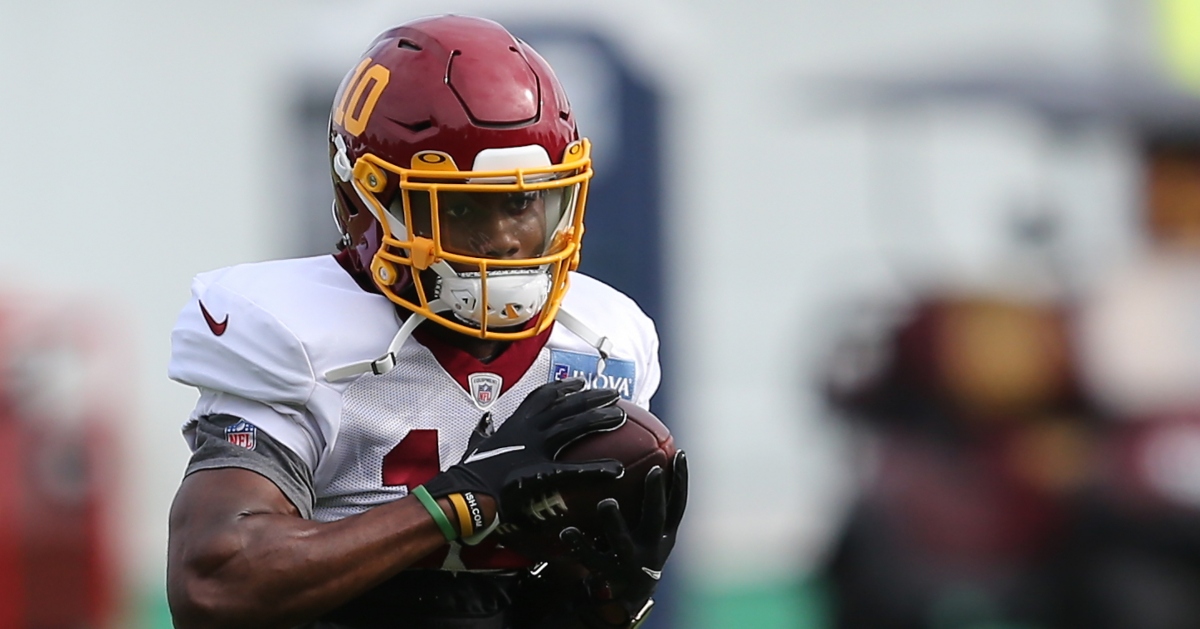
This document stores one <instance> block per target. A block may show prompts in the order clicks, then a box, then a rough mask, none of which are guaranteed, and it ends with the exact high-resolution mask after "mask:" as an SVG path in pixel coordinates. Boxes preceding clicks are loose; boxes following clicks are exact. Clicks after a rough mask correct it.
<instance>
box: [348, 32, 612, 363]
mask: <svg viewBox="0 0 1200 629" xmlns="http://www.w3.org/2000/svg"><path fill="white" fill-rule="evenodd" d="M329 150H330V160H331V162H332V171H333V184H334V191H335V195H334V217H335V220H336V221H337V223H338V228H339V229H340V230H341V232H342V235H343V241H342V242H343V246H344V247H345V248H347V249H349V251H347V255H348V258H349V261H350V263H351V265H352V267H353V270H354V271H356V272H359V273H363V274H367V275H369V276H370V277H371V279H372V281H373V282H374V283H375V285H376V286H377V287H378V288H379V290H380V292H382V293H383V294H384V295H386V296H387V297H388V299H391V300H392V301H393V302H395V303H397V304H399V305H400V306H402V307H404V308H407V309H409V310H411V311H413V312H415V313H419V314H421V315H423V316H424V317H427V318H429V319H431V320H433V321H436V322H438V323H439V324H442V325H445V326H448V327H450V328H452V329H455V330H457V331H459V332H462V333H464V334H470V335H473V336H477V337H480V338H488V339H498V340H515V339H519V338H526V337H529V336H532V335H535V334H538V333H540V332H541V331H543V330H545V329H546V328H547V327H548V326H549V325H550V324H551V323H552V321H553V319H554V316H555V314H556V313H557V311H558V307H559V305H560V304H561V301H562V297H563V295H564V294H565V291H566V288H567V281H568V280H567V278H568V271H570V270H572V269H574V268H575V266H576V265H577V264H578V259H579V248H580V239H581V237H582V235H583V212H584V203H585V200H586V198H587V184H588V180H589V179H590V177H591V175H592V172H591V159H590V155H589V153H590V146H589V144H588V142H587V140H585V139H580V138H579V134H578V132H577V130H576V127H575V118H574V115H573V114H572V112H571V107H570V105H569V103H568V102H567V97H566V94H565V93H564V91H563V88H562V86H561V85H560V84H559V82H558V79H557V78H555V76H554V73H553V71H552V70H551V69H550V66H549V65H547V63H546V62H545V60H543V59H542V58H541V57H540V56H539V55H538V54H537V53H536V52H535V51H534V50H533V49H532V48H531V47H530V46H529V45H528V44H526V43H525V42H523V41H521V40H519V39H517V38H515V37H513V36H512V35H511V34H510V33H509V32H508V31H506V30H505V29H504V28H503V27H501V26H500V25H499V24H496V23H495V22H491V21H488V20H483V19H478V18H471V17H462V16H440V17H433V18H425V19H421V20H416V21H413V22H409V23H407V24H403V25H401V26H398V27H395V28H393V29H390V30H388V31H386V32H384V33H383V34H382V35H380V36H379V37H377V38H376V39H375V41H374V42H373V43H372V44H371V45H370V47H369V48H368V50H367V52H366V53H365V54H364V55H363V57H362V58H361V60H360V61H359V63H358V64H356V66H355V67H354V69H353V70H351V72H350V73H349V74H348V75H347V76H346V78H345V79H344V80H343V81H342V84H341V87H340V88H339V89H338V93H337V96H336V97H335V99H334V103H333V111H332V114H331V116H330V122H329ZM488 229H491V230H495V232H496V233H486V230H488ZM505 229H509V230H512V229H519V230H523V231H522V232H521V233H522V238H524V240H523V241H522V242H523V245H522V246H521V247H516V246H513V247H507V246H506V245H504V244H497V242H496V241H497V240H498V239H501V240H502V239H503V238H504V237H505V235H504V233H503V230H505ZM531 242H532V244H529V243H531Z"/></svg>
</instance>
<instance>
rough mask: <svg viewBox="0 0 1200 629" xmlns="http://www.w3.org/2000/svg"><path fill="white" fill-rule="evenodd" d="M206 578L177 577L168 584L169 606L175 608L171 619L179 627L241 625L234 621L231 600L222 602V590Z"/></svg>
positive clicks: (198, 628)
mask: <svg viewBox="0 0 1200 629" xmlns="http://www.w3.org/2000/svg"><path fill="white" fill-rule="evenodd" d="M216 589H217V588H215V587H213V585H212V584H210V583H206V582H205V579H203V578H197V577H190V578H176V579H171V580H170V581H168V584H167V605H168V606H169V607H170V609H171V621H172V623H173V624H174V625H175V629H217V628H219V627H230V628H233V627H239V626H241V625H240V624H236V622H231V621H233V620H234V619H232V618H231V616H232V614H231V613H230V610H229V609H228V608H229V605H228V603H225V602H222V601H221V596H220V593H219V592H217V591H216Z"/></svg>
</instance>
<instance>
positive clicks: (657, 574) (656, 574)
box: [642, 566, 662, 581]
mask: <svg viewBox="0 0 1200 629" xmlns="http://www.w3.org/2000/svg"><path fill="white" fill-rule="evenodd" d="M642 572H645V573H646V574H648V575H650V578H651V579H654V580H655V581H657V580H659V579H661V578H662V570H651V569H649V568H647V567H646V566H642Z"/></svg>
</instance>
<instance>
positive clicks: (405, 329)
mask: <svg viewBox="0 0 1200 629" xmlns="http://www.w3.org/2000/svg"><path fill="white" fill-rule="evenodd" d="M423 321H425V316H424V315H420V314H417V313H415V312H414V313H412V314H411V315H409V317H408V319H406V320H405V321H404V325H402V326H400V330H399V331H398V332H396V336H394V337H392V342H391V343H389V344H388V351H387V353H386V354H384V355H383V356H380V357H379V358H376V359H375V360H363V361H359V362H356V363H350V364H349V365H345V366H342V367H337V368H335V369H330V370H329V371H326V372H325V379H326V380H328V381H329V382H338V381H340V380H349V379H351V378H355V377H357V376H361V375H363V374H367V373H373V374H375V375H377V376H381V375H383V374H385V373H387V372H389V371H391V370H392V369H395V367H396V352H399V351H400V348H401V347H402V346H403V345H404V342H405V341H407V340H408V337H410V336H412V333H413V330H415V329H416V328H417V326H418V325H421V322H423Z"/></svg>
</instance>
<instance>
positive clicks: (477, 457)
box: [463, 446, 525, 463]
mask: <svg viewBox="0 0 1200 629" xmlns="http://www.w3.org/2000/svg"><path fill="white" fill-rule="evenodd" d="M524 449H525V446H508V447H505V448H496V449H495V450H484V451H483V452H480V451H479V450H476V451H474V452H472V453H471V456H468V457H467V458H465V459H463V463H474V462H475V461H482V460H484V459H490V458H492V457H494V456H500V455H501V454H508V453H509V452H519V451H521V450H524Z"/></svg>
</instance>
